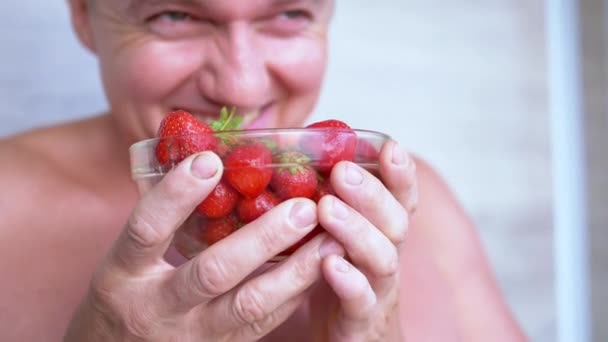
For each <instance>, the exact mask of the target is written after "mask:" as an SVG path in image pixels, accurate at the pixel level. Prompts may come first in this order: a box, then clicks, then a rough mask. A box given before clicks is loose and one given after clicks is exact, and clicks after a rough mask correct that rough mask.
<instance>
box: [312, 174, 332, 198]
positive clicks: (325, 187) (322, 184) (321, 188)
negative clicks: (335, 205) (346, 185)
mask: <svg viewBox="0 0 608 342" xmlns="http://www.w3.org/2000/svg"><path fill="white" fill-rule="evenodd" d="M325 195H336V192H335V191H334V188H332V186H331V183H330V182H329V180H327V179H321V180H320V181H319V184H318V185H317V189H316V190H315V194H314V195H313V196H312V198H311V199H312V200H313V201H315V203H319V201H320V200H321V198H323V196H325Z"/></svg>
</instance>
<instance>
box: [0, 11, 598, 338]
mask: <svg viewBox="0 0 608 342" xmlns="http://www.w3.org/2000/svg"><path fill="white" fill-rule="evenodd" d="M337 3H338V5H337V13H336V18H335V22H334V24H333V28H332V33H331V39H332V40H331V42H332V45H331V56H330V58H331V59H330V68H329V71H328V75H327V82H326V85H325V89H324V93H323V96H322V98H321V100H320V103H319V106H318V108H317V110H316V111H315V114H314V116H313V118H312V119H311V120H318V119H323V118H329V117H335V118H343V119H345V120H347V121H348V122H349V123H351V124H352V126H354V127H358V128H368V129H374V130H381V131H384V132H387V133H389V134H390V135H391V136H393V137H394V138H396V139H397V140H400V141H401V142H402V144H404V145H406V146H408V147H409V148H410V150H411V151H412V152H414V153H416V154H419V155H420V156H422V157H423V158H425V159H426V160H427V161H429V162H430V163H431V164H432V165H434V166H435V167H436V168H437V169H438V171H439V172H440V173H441V174H442V175H443V176H444V177H446V179H447V181H448V182H449V183H450V185H451V187H452V189H453V190H454V191H455V192H456V194H457V195H458V197H459V198H460V199H461V200H462V202H463V203H464V206H465V207H466V209H467V210H468V211H469V213H470V214H471V216H472V217H473V219H474V221H475V222H476V224H477V227H478V229H479V231H480V234H481V237H482V239H483V243H484V246H485V249H486V252H487V254H488V257H489V259H490V262H491V264H492V266H493V268H494V271H495V274H496V277H497V279H498V281H499V284H500V286H501V289H502V291H503V292H504V294H505V296H506V298H507V300H508V302H509V305H510V307H511V308H512V310H513V312H514V313H515V316H516V318H517V319H518V321H519V322H520V324H521V325H522V326H523V328H524V330H525V332H526V334H527V335H528V336H529V337H530V339H531V340H533V341H556V340H557V339H558V314H557V312H558V308H557V306H558V305H557V301H556V290H555V289H556V286H555V285H556V282H555V279H556V269H555V267H554V257H555V256H556V255H555V253H560V251H559V250H557V251H556V250H555V249H554V230H553V226H554V222H553V217H554V216H553V213H552V210H553V203H554V185H553V183H552V177H553V174H554V170H553V169H552V167H553V159H552V138H551V120H552V117H551V112H550V93H549V91H550V87H549V79H550V77H549V75H548V43H547V33H546V9H547V3H549V2H547V3H545V2H543V1H540V0H512V1H473V0H454V1H438V0H408V1H404V0H384V1H379V2H373V4H371V3H370V2H368V1H364V0H348V1H337ZM581 3H582V4H584V5H581V8H582V11H581V17H584V18H586V19H585V20H584V21H583V23H584V24H585V25H583V28H582V30H581V33H582V34H584V35H585V39H583V46H582V48H581V50H582V51H583V57H584V58H585V61H588V62H589V63H585V69H584V70H583V71H584V72H583V73H582V75H583V83H584V88H585V90H586V94H592V95H593V96H592V97H586V98H585V99H588V101H587V102H585V105H586V107H585V108H586V109H588V112H590V113H593V115H592V116H591V117H589V118H588V119H587V120H586V121H585V122H586V124H587V127H588V132H589V138H587V140H586V141H587V142H588V144H587V146H588V147H587V150H586V154H587V157H588V160H592V161H593V165H591V164H590V165H591V166H590V167H589V169H590V170H591V171H589V172H590V176H589V182H590V183H589V184H587V186H588V188H590V189H592V191H590V195H589V196H590V197H589V200H590V201H591V203H598V204H596V205H595V206H592V207H590V209H589V210H590V213H589V215H590V220H591V221H592V222H591V223H592V226H593V227H595V228H594V229H595V230H594V231H592V236H591V237H590V240H591V241H593V243H592V252H593V253H592V256H593V262H592V263H591V266H590V267H591V273H592V274H593V275H594V277H593V278H592V279H593V282H592V286H591V288H592V289H593V296H594V297H593V301H595V302H597V301H598V300H603V303H606V297H605V296H606V290H602V289H605V288H606V286H608V282H607V281H606V276H605V274H606V273H608V271H607V270H608V265H607V264H606V260H607V259H608V258H606V252H603V250H604V248H603V246H604V244H603V243H602V241H603V242H606V243H608V239H607V238H606V237H605V234H600V227H606V226H608V218H607V217H606V215H605V212H606V211H605V210H600V207H603V206H604V204H605V203H608V198H606V192H605V190H606V189H607V188H608V186H607V184H608V182H607V180H606V176H605V174H606V172H605V170H606V166H607V165H608V163H607V162H606V155H605V152H604V151H605V150H604V149H603V147H602V146H607V145H606V144H608V142H607V141H606V138H602V137H601V136H602V135H604V132H602V129H601V128H608V124H607V122H608V115H607V114H606V101H605V99H606V96H605V95H606V82H605V81H606V72H605V71H606V69H605V66H606V63H605V57H606V56H607V54H606V46H608V45H607V44H606V37H608V35H607V34H606V31H605V27H603V26H601V25H603V24H602V23H603V21H605V20H603V19H605V18H606V17H607V16H606V8H605V7H604V6H603V5H602V2H601V0H596V1H591V0H589V1H582V2H581ZM0 18H1V20H0V44H1V46H2V54H1V55H0V61H2V63H0V103H1V104H2V110H0V123H1V124H0V137H1V136H5V135H10V134H14V133H16V132H18V131H22V130H27V129H31V128H33V127H38V126H43V125H48V124H52V123H56V122H61V121H66V120H72V119H77V118H81V117H84V116H89V115H93V114H95V113H97V112H99V111H102V110H104V109H105V101H104V98H103V93H102V89H101V85H100V82H99V79H98V74H97V69H96V68H97V66H96V63H95V60H94V58H93V57H92V56H90V55H89V54H88V53H87V52H85V51H84V49H82V48H81V47H80V46H79V45H78V43H77V41H76V39H75V37H74V35H73V33H72V32H71V28H70V26H69V20H68V12H67V9H66V2H65V1H45V2H41V1H39V0H23V1H19V2H15V1H11V2H9V1H3V2H0ZM598 23H599V24H600V26H599V27H603V28H602V30H604V31H602V30H599V31H598V30H596V29H595V26H593V25H594V24H598ZM598 46H599V47H598ZM564 139H568V137H564ZM602 189H603V190H602ZM603 203H604V204H603ZM602 239H603V240H602ZM573 276H574V275H573ZM605 285H606V286H605ZM604 307H605V306H602V305H595V306H593V310H594V314H595V317H597V322H598V324H595V325H594V326H593V327H594V329H595V331H594V332H595V337H596V338H595V340H598V341H600V340H601V339H598V338H600V336H604V338H605V339H608V334H606V331H605V330H604V331H601V329H604V328H601V327H599V318H600V317H606V316H605V315H604V313H605V309H604ZM602 311H604V312H602ZM605 339H604V340H605Z"/></svg>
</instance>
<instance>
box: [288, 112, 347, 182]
mask: <svg viewBox="0 0 608 342" xmlns="http://www.w3.org/2000/svg"><path fill="white" fill-rule="evenodd" d="M306 128H310V129H319V130H322V133H321V134H320V136H318V135H310V136H305V137H304V138H303V139H302V141H301V142H300V145H301V146H302V148H303V149H304V151H305V152H306V154H308V155H309V156H311V158H312V159H314V160H315V161H318V163H319V171H320V172H322V173H329V172H330V171H331V168H332V167H333V166H334V165H335V164H336V163H338V162H340V161H342V160H348V161H352V160H354V159H355V152H356V151H357V135H356V134H355V132H354V131H353V130H352V128H350V126H348V125H347V124H346V123H344V122H342V121H340V120H326V121H321V122H316V123H313V124H310V125H308V126H306Z"/></svg>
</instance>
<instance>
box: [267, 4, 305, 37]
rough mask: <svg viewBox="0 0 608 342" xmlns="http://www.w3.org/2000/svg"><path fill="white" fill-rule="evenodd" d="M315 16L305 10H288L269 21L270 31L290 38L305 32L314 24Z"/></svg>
mask: <svg viewBox="0 0 608 342" xmlns="http://www.w3.org/2000/svg"><path fill="white" fill-rule="evenodd" d="M313 19H314V18H313V16H312V15H311V14H310V12H308V11H305V10H299V9H296V10H287V11H282V12H280V13H278V14H277V15H275V16H273V17H271V18H270V20H269V21H268V26H267V28H268V30H269V31H270V32H273V33H275V34H277V35H282V36H289V35H295V34H298V33H300V32H302V31H304V30H305V29H306V28H308V26H309V25H310V24H311V23H312V22H313Z"/></svg>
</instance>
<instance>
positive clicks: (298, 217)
mask: <svg viewBox="0 0 608 342" xmlns="http://www.w3.org/2000/svg"><path fill="white" fill-rule="evenodd" d="M289 217H290V218H291V222H292V223H293V225H294V226H296V227H298V228H306V227H308V226H310V225H311V224H313V223H316V222H317V215H316V211H315V208H314V207H313V206H312V205H311V204H310V203H307V202H298V203H296V204H295V205H294V206H293V208H291V213H290V215H289Z"/></svg>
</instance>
